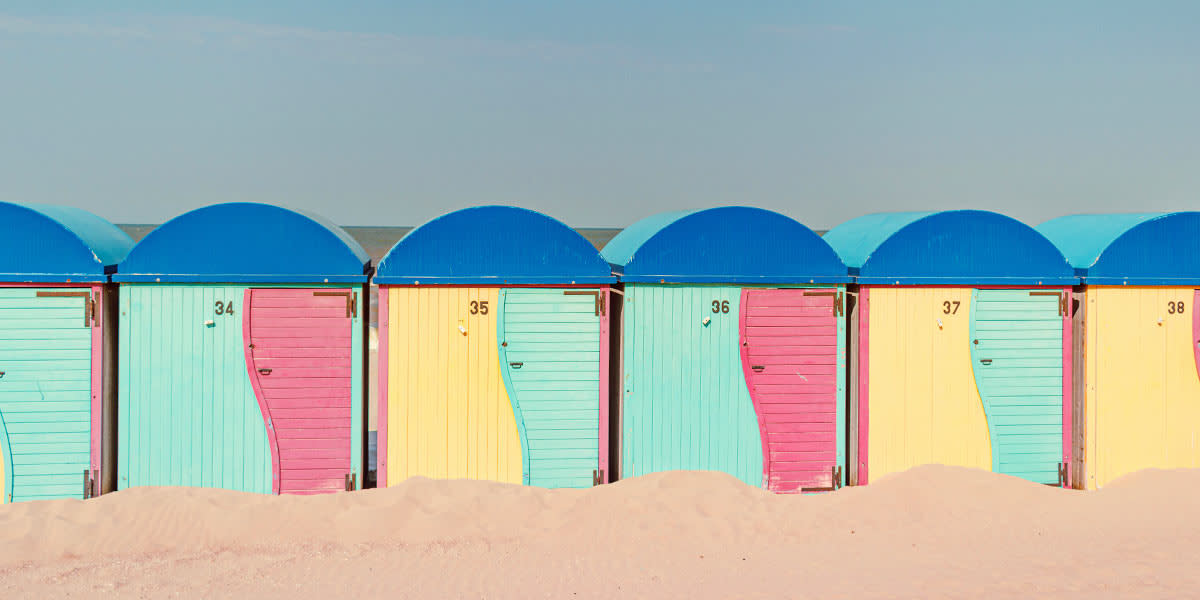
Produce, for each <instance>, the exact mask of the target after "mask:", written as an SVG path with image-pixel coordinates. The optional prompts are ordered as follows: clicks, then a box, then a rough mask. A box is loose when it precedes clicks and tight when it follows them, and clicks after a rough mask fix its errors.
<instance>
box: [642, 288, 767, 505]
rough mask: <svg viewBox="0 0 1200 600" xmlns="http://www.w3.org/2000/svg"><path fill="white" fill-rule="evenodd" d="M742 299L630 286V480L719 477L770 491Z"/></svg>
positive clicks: (724, 291)
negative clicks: (746, 354) (688, 473)
mask: <svg viewBox="0 0 1200 600" xmlns="http://www.w3.org/2000/svg"><path fill="white" fill-rule="evenodd" d="M741 294H742V287H741V286H716V285H690V286H684V285H670V286H668V285H647V284H639V285H630V286H628V287H626V290H625V300H624V309H623V310H624V320H625V336H624V365H625V373H624V377H623V382H622V383H623V386H624V390H623V394H624V396H623V408H622V411H623V412H622V436H621V438H622V440H623V444H622V450H621V453H622V456H621V476H622V477H634V476H637V475H645V474H647V473H653V472H657V471H669V470H717V471H724V472H726V473H729V474H730V475H733V476H734V477H737V478H738V479H740V480H742V481H744V482H746V483H747V484H749V485H753V486H756V487H758V486H761V485H762V484H763V455H762V438H761V437H760V436H759V425H758V417H757V416H756V414H755V412H754V403H753V401H752V400H751V398H750V392H749V390H748V389H747V387H746V378H745V376H744V375H743V372H742V359H741V354H740V349H739V345H738V340H739V337H740V333H741V332H740V331H739V324H738V315H739V314H740V309H741ZM714 302H716V303H717V304H716V306H717V307H718V308H717V312H713V310H712V306H714V305H713V303H714ZM726 303H728V304H726ZM726 306H728V312H724V311H725V307H726ZM706 319H707V324H705V320H706Z"/></svg>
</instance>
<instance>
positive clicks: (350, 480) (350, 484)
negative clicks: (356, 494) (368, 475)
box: [346, 473, 358, 492]
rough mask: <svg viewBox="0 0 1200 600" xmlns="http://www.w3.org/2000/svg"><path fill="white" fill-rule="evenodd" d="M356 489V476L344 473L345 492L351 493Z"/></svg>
mask: <svg viewBox="0 0 1200 600" xmlns="http://www.w3.org/2000/svg"><path fill="white" fill-rule="evenodd" d="M356 489H358V474H357V473H346V491H347V492H353V491H354V490H356Z"/></svg>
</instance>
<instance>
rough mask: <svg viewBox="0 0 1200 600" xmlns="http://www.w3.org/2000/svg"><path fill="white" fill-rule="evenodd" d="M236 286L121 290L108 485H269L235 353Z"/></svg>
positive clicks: (253, 407) (258, 418)
mask: <svg viewBox="0 0 1200 600" xmlns="http://www.w3.org/2000/svg"><path fill="white" fill-rule="evenodd" d="M245 289H246V288H245V287H244V286H208V285H204V286H199V285H198V286H167V285H157V286H145V285H126V286H124V287H123V289H122V290H121V291H122V293H121V298H120V304H121V313H122V317H121V325H120V351H119V363H120V366H119V369H120V376H119V377H118V379H117V381H118V386H119V390H120V391H119V397H120V399H121V402H120V403H119V405H118V418H117V432H118V448H117V457H118V459H117V487H118V488H120V489H124V488H128V487H133V486H143V485H157V486H163V485H171V486H197V487H221V488H226V489H231V490H238V491H244V492H260V493H270V492H271V453H270V449H269V448H268V445H267V433H266V429H265V428H264V426H263V416H262V412H261V411H260V410H259V405H258V401H257V400H256V398H255V395H254V389H253V387H252V386H251V384H250V377H249V375H248V374H247V372H246V359H245V356H244V354H243V352H242V348H243V347H244V342H243V340H242V320H241V311H242V308H243V306H242V297H243V294H244V293H245ZM217 302H222V303H223V308H222V314H220V315H217V314H214V312H215V310H214V307H215V306H216V303H217ZM230 304H231V305H232V307H233V312H232V314H229V313H228V312H227V310H226V309H225V308H224V307H227V306H229V305H230ZM210 321H211V322H212V325H207V322H210Z"/></svg>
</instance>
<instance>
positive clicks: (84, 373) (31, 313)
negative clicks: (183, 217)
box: [0, 287, 96, 502]
mask: <svg viewBox="0 0 1200 600" xmlns="http://www.w3.org/2000/svg"><path fill="white" fill-rule="evenodd" d="M38 292H52V293H62V292H67V293H76V294H85V295H87V296H88V298H84V297H78V296H67V297H38ZM91 294H92V290H91V289H90V288H62V287H56V288H0V373H2V374H0V452H2V453H3V457H4V460H3V466H2V467H0V485H2V488H0V489H2V493H3V499H4V501H5V502H20V501H22V500H43V499H54V498H82V497H83V492H84V483H83V482H84V479H83V475H84V472H85V471H87V470H89V469H90V468H91V459H92V452H91V447H92V429H93V428H92V416H93V415H92V391H93V390H92V383H93V366H94V365H93V340H94V336H95V335H96V332H95V331H94V330H95V329H96V328H95V327H94V323H93V324H89V323H88V322H85V319H84V315H85V309H84V304H85V302H86V301H87V300H88V299H89V298H90V296H91Z"/></svg>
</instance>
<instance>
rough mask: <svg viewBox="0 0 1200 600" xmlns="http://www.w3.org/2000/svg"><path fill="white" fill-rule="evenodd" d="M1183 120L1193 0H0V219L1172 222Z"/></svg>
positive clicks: (1189, 142) (1193, 200)
mask: <svg viewBox="0 0 1200 600" xmlns="http://www.w3.org/2000/svg"><path fill="white" fill-rule="evenodd" d="M167 4H169V7H167V8H164V5H167ZM651 4H652V6H648V5H651ZM1198 106H1200V3H1196V2H1182V1H1181V2H1139V3H1134V2H1066V1H1064V2H1057V1H1056V2H1044V1H1038V2H1022V1H1015V2H1003V3H989V4H988V5H987V6H983V5H982V3H965V2H950V1H946V2H853V3H851V2H755V3H729V2H716V1H713V0H692V1H689V2H655V3H647V2H626V1H613V2H593V3H588V4H587V5H583V3H575V2H561V1H560V2H551V1H537V2H533V1H520V0H517V1H512V2H482V1H477V2H458V1H455V0H443V1H440V2H431V3H413V2H403V3H396V2H382V1H380V2H314V1H303V0H301V1H290V2H275V1H271V2H254V3H248V2H190V1H183V2H173V3H162V2H157V1H155V2H149V1H134V0H113V1H112V2H105V3H95V2H82V1H75V2H71V1H67V2H55V3H53V4H51V3H47V2H41V1H38V2H34V1H26V0H9V1H8V2H5V3H4V4H3V6H0V112H2V114H3V117H2V118H0V199H2V200H9V201H16V202H46V203H57V204H69V205H76V206H81V207H85V208H88V209H91V210H93V211H95V212H97V213H99V214H101V215H102V216H105V217H107V218H109V219H111V220H113V221H118V222H157V221H161V220H164V219H167V218H169V217H171V216H174V215H176V214H178V213H180V212H183V211H185V210H188V209H191V208H194V207H197V206H201V205H204V204H209V203H214V202H222V201H231V200H253V201H262V202H270V203H276V204H282V205H285V206H291V207H296V208H305V209H309V210H314V211H317V212H320V213H323V214H325V215H327V216H328V217H330V218H332V219H333V220H335V221H337V222H339V223H342V224H346V225H412V224H419V223H420V222H423V221H425V220H427V219H429V218H431V217H434V216H436V215H438V214H441V213H443V212H447V211H449V210H453V209H456V208H460V207H465V206H471V205H477V204H517V205H521V206H526V207H529V208H533V209H536V210H541V211H544V212H547V213H549V214H551V215H553V216H555V217H558V218H560V219H562V220H564V221H566V222H567V223H569V224H571V225H573V226H597V227H599V226H624V225H627V224H628V223H630V222H632V221H634V220H637V219H638V218H641V217H643V216H646V215H648V214H651V213H654V212H659V211H663V210H675V209H680V208H694V207H705V206H714V205H719V204H750V205H755V206H761V207H764V208H769V209H773V210H778V211H780V212H783V213H786V214H788V215H790V216H792V217H794V218H796V219H798V220H800V221H802V222H804V223H806V224H808V225H809V226H811V227H814V228H827V227H830V226H833V225H836V224H838V223H840V222H842V221H844V220H847V219H849V218H852V217H854V216H857V215H859V214H862V213H866V212H874V211H879V210H922V209H944V208H984V209H991V210H999V211H1001V212H1005V213H1008V214H1010V215H1012V216H1014V217H1017V218H1019V219H1022V220H1025V221H1027V222H1030V223H1037V222H1040V221H1042V220H1045V219H1048V218H1050V217H1054V216H1058V215H1061V214H1066V213H1071V212H1086V211H1100V212H1112V211H1148V210H1169V209H1196V208H1200V207H1198V203H1197V199H1198V194H1197V191H1198V190H1200V168H1197V166H1198V165H1200V119H1197V117H1196V112H1197V107H1198Z"/></svg>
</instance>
